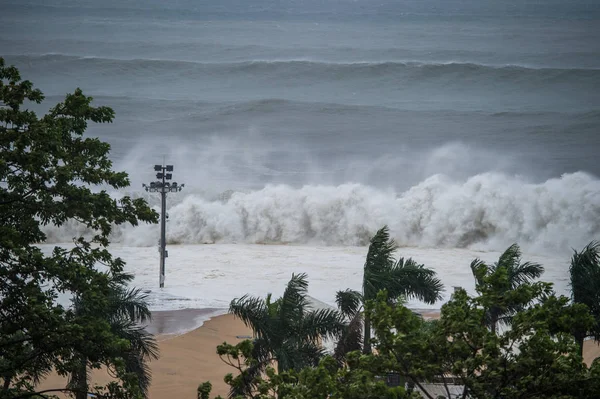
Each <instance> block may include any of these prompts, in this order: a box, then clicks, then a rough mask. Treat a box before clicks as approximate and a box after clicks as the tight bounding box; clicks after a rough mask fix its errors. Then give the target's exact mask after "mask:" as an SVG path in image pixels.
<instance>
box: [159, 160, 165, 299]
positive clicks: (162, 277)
mask: <svg viewBox="0 0 600 399" xmlns="http://www.w3.org/2000/svg"><path fill="white" fill-rule="evenodd" d="M160 196H161V204H160V209H161V211H160V276H159V283H160V288H163V287H164V286H165V255H166V254H165V248H166V247H167V240H166V230H167V224H166V219H167V218H166V216H167V189H166V188H165V173H164V169H163V178H162V188H161V190H160Z"/></svg>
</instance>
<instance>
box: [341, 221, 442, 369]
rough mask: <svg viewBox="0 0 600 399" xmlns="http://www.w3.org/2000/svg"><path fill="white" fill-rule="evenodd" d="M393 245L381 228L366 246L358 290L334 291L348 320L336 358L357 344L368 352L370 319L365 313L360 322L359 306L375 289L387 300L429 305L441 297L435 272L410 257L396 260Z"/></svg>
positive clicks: (369, 351)
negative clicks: (361, 285)
mask: <svg viewBox="0 0 600 399" xmlns="http://www.w3.org/2000/svg"><path fill="white" fill-rule="evenodd" d="M397 248H398V246H397V245H396V243H395V242H394V240H393V239H391V238H390V235H389V230H388V227H387V226H384V227H383V228H381V229H380V230H379V231H377V233H376V234H375V236H374V237H373V238H372V239H371V244H370V245H369V250H368V252H367V259H366V261H365V265H364V272H363V288H362V292H358V291H354V290H345V291H339V292H338V293H337V295H336V301H337V304H338V307H339V309H340V311H341V312H342V314H343V315H344V316H345V317H346V318H347V320H349V322H348V327H347V329H346V333H345V334H344V336H343V337H342V339H340V341H339V343H338V346H337V348H336V353H337V356H338V358H343V357H344V356H345V353H348V352H350V351H353V350H358V349H360V347H361V344H362V346H363V352H364V353H366V354H368V353H371V322H370V319H369V316H368V315H366V316H365V318H364V323H363V320H362V309H363V306H364V304H365V303H366V302H367V301H369V300H374V299H375V298H376V297H377V293H378V292H379V291H381V290H386V291H387V292H388V295H389V299H390V300H391V301H397V300H398V299H400V298H416V299H418V300H421V301H423V302H426V303H430V304H431V303H435V302H436V301H437V300H439V299H441V298H442V297H441V292H442V291H443V285H442V283H441V281H440V280H439V279H438V278H437V277H436V273H435V272H434V271H433V270H431V269H427V268H425V267H424V266H423V265H420V264H417V263H416V262H415V261H414V260H412V259H410V258H408V259H404V258H400V259H398V260H397V261H396V260H395V259H394V257H393V254H394V252H395V251H396V249H397ZM363 337H364V339H363Z"/></svg>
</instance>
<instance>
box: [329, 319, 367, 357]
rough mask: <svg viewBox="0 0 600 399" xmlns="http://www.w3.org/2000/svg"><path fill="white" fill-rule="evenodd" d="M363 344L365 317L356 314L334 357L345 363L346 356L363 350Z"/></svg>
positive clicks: (345, 329) (339, 342) (347, 327)
mask: <svg viewBox="0 0 600 399" xmlns="http://www.w3.org/2000/svg"><path fill="white" fill-rule="evenodd" d="M362 344H363V315H362V313H356V314H355V315H354V317H353V318H352V319H351V320H350V322H349V323H348V324H347V325H346V326H345V328H344V332H343V333H342V336H341V337H340V339H339V340H338V342H337V344H336V346H335V349H334V352H333V356H334V357H335V358H336V359H337V360H338V361H339V362H343V361H344V360H345V359H346V355H347V354H348V353H350V352H353V351H359V350H361V349H362Z"/></svg>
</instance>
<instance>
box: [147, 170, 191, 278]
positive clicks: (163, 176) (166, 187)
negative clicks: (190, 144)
mask: <svg viewBox="0 0 600 399" xmlns="http://www.w3.org/2000/svg"><path fill="white" fill-rule="evenodd" d="M154 171H155V172H157V173H156V178H157V179H158V180H157V181H153V182H151V183H150V184H148V185H147V184H142V187H144V188H145V189H146V191H148V192H151V193H160V241H159V242H158V252H159V254H160V272H159V285H160V288H163V287H164V286H165V258H167V257H168V256H169V253H168V252H167V249H166V248H167V240H166V238H165V235H166V231H167V225H166V220H167V193H176V192H178V191H181V189H182V188H183V187H184V186H185V184H181V185H177V182H172V183H171V182H168V181H167V180H171V179H172V178H173V174H172V173H167V172H173V165H154Z"/></svg>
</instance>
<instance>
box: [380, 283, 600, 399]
mask: <svg viewBox="0 0 600 399" xmlns="http://www.w3.org/2000/svg"><path fill="white" fill-rule="evenodd" d="M496 279H501V280H502V279H503V280H504V281H503V283H504V284H506V283H508V281H509V279H510V278H509V276H507V275H506V273H498V274H496V275H494V276H485V277H484V278H483V281H482V282H483V283H484V284H483V286H486V285H487V284H489V283H491V282H490V281H489V280H496ZM494 283H496V284H497V283H498V282H497V281H494ZM495 292H496V291H494V290H483V291H482V292H481V295H480V296H478V297H475V298H472V297H469V296H468V295H467V293H466V292H465V291H464V290H459V291H457V292H456V293H454V295H453V297H452V299H451V300H450V301H449V302H448V303H447V304H445V305H444V306H443V307H442V313H441V319H440V320H439V321H434V322H426V321H423V320H421V319H420V318H419V317H418V316H415V315H414V314H412V312H410V310H408V309H406V308H404V307H402V306H396V307H392V306H390V305H389V304H388V303H387V295H386V294H385V293H381V294H380V296H379V298H378V301H376V302H371V303H370V304H369V306H368V312H369V313H371V314H372V319H373V323H374V327H375V330H376V332H377V337H378V343H377V350H378V352H379V353H380V355H381V356H389V357H392V358H393V359H395V360H394V364H393V365H392V366H391V367H392V369H395V370H397V371H398V372H399V373H400V374H401V375H403V376H404V377H405V378H406V379H407V380H408V381H409V382H411V383H413V384H414V385H415V386H417V387H418V388H419V390H420V391H421V392H422V393H423V395H425V396H426V397H428V398H433V397H434V396H433V394H432V393H430V392H428V390H431V385H427V384H431V383H437V387H438V388H440V389H444V390H445V391H446V395H444V396H450V389H451V385H452V382H456V384H457V385H458V386H459V387H460V389H462V391H463V394H464V395H468V397H471V398H481V399H484V398H485V399H487V398H497V397H506V398H513V397H514V398H516V397H528V398H584V397H594V392H595V389H597V387H598V384H599V380H598V371H599V369H598V363H597V364H596V365H595V366H594V367H593V368H592V369H587V368H586V366H585V364H583V361H582V358H581V356H580V354H579V351H578V347H577V345H576V343H575V341H574V340H573V337H572V335H571V333H572V329H573V328H574V327H585V326H589V325H590V324H591V323H592V322H593V320H592V318H591V317H590V315H589V313H588V312H587V310H586V308H585V307H584V306H581V305H578V304H571V303H570V302H569V300H568V298H565V297H556V296H554V294H553V293H552V291H551V286H550V285H549V284H546V283H522V284H521V285H519V286H518V287H516V288H515V289H514V290H513V291H511V301H512V303H514V304H516V303H521V304H522V305H523V306H522V307H521V308H520V310H519V311H517V312H516V313H515V314H514V317H513V319H512V324H511V328H510V329H507V331H505V332H502V333H496V332H493V331H491V330H490V329H489V328H487V326H486V320H487V319H486V314H487V309H488V308H489V304H490V303H491V302H493V299H492V298H494V295H495Z"/></svg>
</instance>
